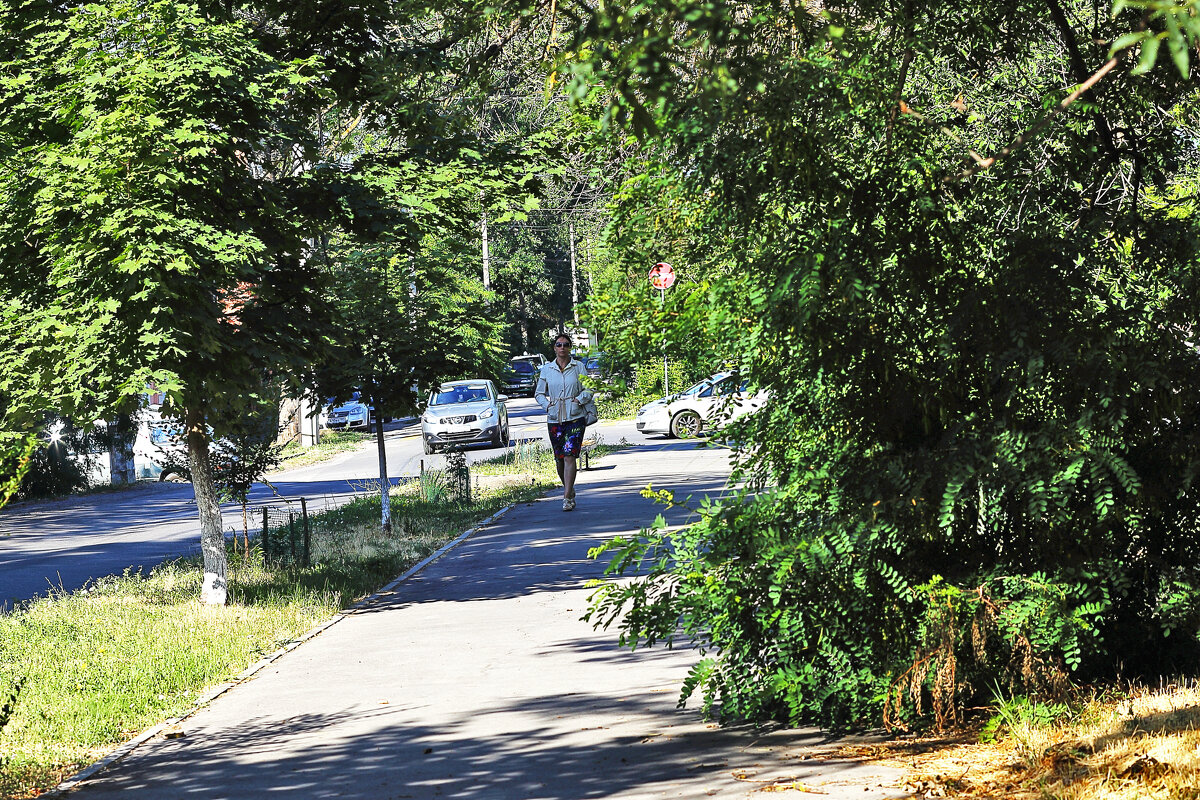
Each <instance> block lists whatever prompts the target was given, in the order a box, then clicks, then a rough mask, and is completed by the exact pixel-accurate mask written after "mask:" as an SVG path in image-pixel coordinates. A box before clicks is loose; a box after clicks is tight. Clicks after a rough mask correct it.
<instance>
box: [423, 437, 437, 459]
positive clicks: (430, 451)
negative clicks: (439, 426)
mask: <svg viewBox="0 0 1200 800" xmlns="http://www.w3.org/2000/svg"><path fill="white" fill-rule="evenodd" d="M424 444H425V455H427V456H431V455H433V454H434V453H436V452H437V448H436V447H434V446H433V445H432V444H430V443H429V440H428V439H425V440H424Z"/></svg>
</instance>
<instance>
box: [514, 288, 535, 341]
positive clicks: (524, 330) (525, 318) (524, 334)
mask: <svg viewBox="0 0 1200 800" xmlns="http://www.w3.org/2000/svg"><path fill="white" fill-rule="evenodd" d="M517 302H518V304H519V305H518V308H519V314H518V319H520V320H521V352H522V353H528V352H529V348H530V347H531V346H532V345H533V343H532V342H531V341H529V309H528V308H527V307H526V305H525V293H524V292H520V293H518V294H517Z"/></svg>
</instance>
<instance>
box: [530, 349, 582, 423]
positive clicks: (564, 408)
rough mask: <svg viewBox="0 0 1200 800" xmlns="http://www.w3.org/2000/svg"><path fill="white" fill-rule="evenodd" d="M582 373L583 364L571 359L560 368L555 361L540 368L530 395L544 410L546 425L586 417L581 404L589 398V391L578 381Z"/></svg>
mask: <svg viewBox="0 0 1200 800" xmlns="http://www.w3.org/2000/svg"><path fill="white" fill-rule="evenodd" d="M583 374H584V373H583V364H582V363H580V362H578V361H576V360H575V359H571V362H570V363H569V364H567V365H566V366H565V367H563V368H562V369H559V368H558V362H557V361H551V362H550V363H549V364H543V365H542V367H541V369H540V371H539V372H538V380H537V388H536V389H535V390H534V392H533V396H534V399H536V400H537V404H538V405H539V406H541V407H542V408H543V409H545V411H546V420H547V421H548V422H569V421H571V420H574V419H582V418H583V417H584V416H586V415H587V410H586V409H585V408H584V404H585V403H587V402H588V401H590V400H591V399H592V392H591V390H590V389H585V388H584V386H583V381H581V380H580V379H579V378H580V376H581V375H583Z"/></svg>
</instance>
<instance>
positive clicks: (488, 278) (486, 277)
mask: <svg viewBox="0 0 1200 800" xmlns="http://www.w3.org/2000/svg"><path fill="white" fill-rule="evenodd" d="M481 205H482V204H481ZM480 220H481V221H482V227H483V288H485V289H491V288H492V275H491V272H489V270H488V240H487V209H486V208H483V209H482V213H481V216H480Z"/></svg>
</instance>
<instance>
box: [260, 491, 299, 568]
mask: <svg viewBox="0 0 1200 800" xmlns="http://www.w3.org/2000/svg"><path fill="white" fill-rule="evenodd" d="M254 519H255V521H256V522H261V524H262V528H261V530H260V533H259V537H260V538H259V541H260V543H261V544H262V552H263V561H264V562H265V563H267V564H272V565H276V566H281V565H285V564H296V565H302V566H305V567H307V566H309V565H310V564H311V563H312V529H311V527H310V525H309V519H308V502H307V500H306V499H305V498H303V497H302V498H300V499H299V500H296V501H285V502H284V503H281V504H279V505H270V506H262V507H261V508H258V509H255V511H254Z"/></svg>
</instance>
